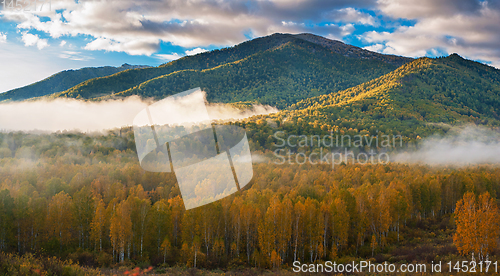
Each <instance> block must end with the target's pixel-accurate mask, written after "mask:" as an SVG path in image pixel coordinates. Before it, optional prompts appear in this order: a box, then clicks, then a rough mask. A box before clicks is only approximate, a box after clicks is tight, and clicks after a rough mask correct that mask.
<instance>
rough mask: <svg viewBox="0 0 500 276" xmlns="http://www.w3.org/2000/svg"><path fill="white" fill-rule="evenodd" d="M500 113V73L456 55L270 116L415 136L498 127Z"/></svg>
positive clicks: (414, 65) (423, 61)
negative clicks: (470, 125)
mask: <svg viewBox="0 0 500 276" xmlns="http://www.w3.org/2000/svg"><path fill="white" fill-rule="evenodd" d="M499 110H500V70H498V69H495V68H493V67H490V66H488V65H484V64H481V63H478V62H474V61H470V60H466V59H463V58H462V57H460V56H459V55H457V54H452V55H450V56H448V57H442V58H436V59H431V58H419V59H416V60H414V61H412V62H410V63H407V64H404V65H402V66H401V67H399V68H398V69H396V70H394V71H392V72H390V73H388V74H385V75H383V76H381V77H379V78H376V79H374V80H371V81H368V82H366V83H363V84H360V85H357V86H355V87H352V88H349V89H346V90H343V91H339V92H336V93H330V94H328V95H321V96H318V97H312V98H308V99H305V100H302V101H300V102H298V103H297V104H294V105H291V106H290V108H289V110H284V111H282V112H280V113H278V114H275V115H272V116H271V117H275V118H282V119H284V118H286V119H287V120H290V121H292V122H297V121H302V122H306V123H307V124H310V125H316V126H317V127H322V129H330V130H336V131H340V132H346V133H358V132H360V133H365V134H367V133H371V134H373V135H375V133H377V132H378V133H386V134H387V133H389V134H391V133H392V134H402V135H404V136H405V137H409V138H412V137H413V138H416V136H417V135H419V136H422V137H423V136H427V135H431V134H433V133H435V132H436V131H438V132H439V131H440V130H441V131H446V129H447V128H449V127H450V126H452V125H460V124H464V123H473V124H483V125H488V126H493V127H499V126H500V116H499V112H500V111H499ZM443 128H444V129H443Z"/></svg>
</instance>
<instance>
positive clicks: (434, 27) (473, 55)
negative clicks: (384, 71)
mask: <svg viewBox="0 0 500 276" xmlns="http://www.w3.org/2000/svg"><path fill="white" fill-rule="evenodd" d="M380 2H382V3H385V4H386V5H387V6H385V7H384V6H382V11H384V12H386V13H388V14H391V15H394V16H396V15H397V14H398V13H397V11H401V12H402V13H401V16H404V17H407V18H416V21H417V22H416V23H415V24H414V25H413V26H400V27H398V28H397V29H396V30H395V31H393V32H376V31H371V32H367V33H365V34H363V35H362V36H360V38H362V39H363V40H365V41H366V42H368V43H373V45H371V46H368V47H366V48H367V49H377V50H378V52H382V53H387V54H397V55H406V56H413V57H418V56H423V55H425V54H426V53H427V52H430V53H437V52H438V50H440V51H441V52H442V51H444V52H446V53H447V54H451V53H459V54H460V55H462V56H465V57H467V58H470V59H474V60H483V61H489V62H491V65H493V66H496V67H497V68H500V48H499V47H498V45H500V36H498V34H499V33H500V9H498V8H496V7H493V6H491V5H490V4H488V3H487V2H483V4H482V5H480V6H479V8H477V9H473V7H474V6H473V4H470V5H471V10H466V8H464V7H462V6H457V5H455V6H450V7H449V10H453V11H455V13H452V14H450V12H449V11H448V10H447V11H442V10H441V9H438V8H436V5H440V4H437V2H439V1H424V2H423V3H422V4H423V5H422V6H421V9H423V10H419V9H417V8H415V9H414V8H412V7H413V6H412V5H410V4H408V3H406V1H395V2H389V1H385V0H384V1H380ZM403 2H404V4H408V6H406V8H403V6H404V5H403ZM456 2H459V1H456ZM465 2H468V1H465ZM465 2H464V3H465ZM426 4H427V5H426ZM419 5H420V3H419ZM431 8H434V9H431ZM403 10H408V11H407V12H406V13H404V12H403ZM428 10H433V11H435V14H434V16H429V15H428V14H427V13H426V11H428ZM380 45H383V47H381V46H380Z"/></svg>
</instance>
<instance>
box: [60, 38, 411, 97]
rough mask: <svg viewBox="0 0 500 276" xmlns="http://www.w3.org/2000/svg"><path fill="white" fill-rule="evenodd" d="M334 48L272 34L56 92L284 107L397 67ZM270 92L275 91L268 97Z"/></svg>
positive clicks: (402, 60)
mask: <svg viewBox="0 0 500 276" xmlns="http://www.w3.org/2000/svg"><path fill="white" fill-rule="evenodd" d="M336 47H337V48H336V50H335V48H334V47H327V48H325V47H324V46H322V45H320V44H317V43H313V42H309V41H307V40H304V39H302V38H299V37H297V36H295V35H289V34H274V35H271V36H268V37H263V38H258V39H254V40H251V41H247V42H245V43H242V44H239V45H237V46H235V47H231V48H226V49H222V50H215V51H211V52H207V53H202V54H198V55H196V56H190V57H184V58H181V59H179V60H176V61H172V62H170V63H167V64H164V65H162V66H159V67H155V68H146V69H139V70H132V71H126V72H121V73H119V74H115V75H113V76H108V77H103V78H96V79H92V80H88V81H86V82H84V83H82V84H80V85H77V86H75V87H72V88H71V89H68V90H67V91H65V92H63V93H60V94H59V95H57V96H59V97H70V98H83V99H95V98H99V97H106V96H109V95H114V96H117V94H118V96H124V95H131V94H139V95H142V96H146V97H151V96H153V97H155V98H162V97H164V96H166V95H170V94H173V93H177V92H180V91H183V90H185V89H189V88H192V87H196V86H200V87H202V88H203V89H205V90H207V91H209V98H210V99H212V100H217V101H219V100H220V101H226V102H235V101H240V100H248V99H251V100H261V101H262V102H264V103H268V104H276V105H278V106H286V105H288V104H291V103H295V102H296V101H297V100H300V99H304V98H306V97H309V96H316V95H321V94H325V93H330V92H334V91H338V90H341V89H345V88H348V87H351V86H354V85H357V84H360V83H362V82H365V81H368V80H370V79H373V78H375V77H378V76H381V75H383V74H385V73H388V72H390V71H391V70H394V69H396V67H397V66H396V65H394V64H391V63H388V62H386V61H383V60H380V59H376V58H369V57H358V56H356V57H349V55H347V56H346V55H343V54H338V53H337V52H339V53H344V52H346V51H348V50H347V49H350V48H353V46H349V45H345V44H343V43H340V44H339V45H337V46H336ZM354 48H355V47H354ZM334 50H335V51H334ZM389 59H390V60H397V61H398V62H401V63H404V62H407V61H409V60H411V59H408V58H404V57H395V56H390V58H389V57H388V60H389ZM329 74H330V75H329ZM121 92H123V93H121ZM275 92H279V93H280V95H272V94H273V93H275ZM285 94H286V95H285ZM289 94H291V95H289Z"/></svg>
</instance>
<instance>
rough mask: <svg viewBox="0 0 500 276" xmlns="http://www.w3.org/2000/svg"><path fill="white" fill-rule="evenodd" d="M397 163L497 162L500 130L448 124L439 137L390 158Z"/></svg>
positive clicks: (428, 139) (498, 158)
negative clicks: (416, 148) (445, 130)
mask: <svg viewBox="0 0 500 276" xmlns="http://www.w3.org/2000/svg"><path fill="white" fill-rule="evenodd" d="M391 160H393V161H396V162H400V163H419V164H428V165H452V166H466V165H478V164H499V163H500V132H498V131H495V130H491V129H487V128H483V127H478V126H465V127H454V128H451V129H450V130H449V131H448V132H447V134H446V135H445V136H443V137H441V136H432V137H428V138H425V139H423V141H421V142H420V143H419V149H418V150H416V151H414V152H410V153H408V152H407V153H400V154H397V155H395V156H393V157H392V158H391Z"/></svg>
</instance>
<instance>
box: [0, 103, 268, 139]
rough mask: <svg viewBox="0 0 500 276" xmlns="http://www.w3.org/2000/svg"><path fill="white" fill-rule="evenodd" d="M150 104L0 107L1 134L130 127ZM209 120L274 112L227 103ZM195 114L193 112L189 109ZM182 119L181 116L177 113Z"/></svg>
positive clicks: (214, 107)
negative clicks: (241, 107)
mask: <svg viewBox="0 0 500 276" xmlns="http://www.w3.org/2000/svg"><path fill="white" fill-rule="evenodd" d="M151 103H152V101H149V100H142V99H140V98H139V97H137V96H131V97H128V98H125V99H122V100H116V99H115V100H107V101H101V102H85V101H81V100H75V99H55V100H43V101H30V102H11V103H4V104H0V131H48V132H56V131H64V130H66V131H81V132H94V131H102V130H106V129H113V128H119V127H124V126H131V125H132V123H133V120H134V117H135V116H136V115H137V114H138V113H139V112H140V111H141V110H143V109H144V108H145V107H146V106H148V105H150V104H151ZM207 111H208V113H209V114H210V118H211V119H212V120H224V121H228V120H241V119H245V118H248V117H251V116H255V115H266V114H270V113H274V112H277V111H278V109H276V108H274V107H271V106H264V105H253V106H252V107H251V108H249V109H246V110H240V109H237V108H235V107H233V106H231V105H228V104H208V105H207ZM189 112H190V113H191V115H192V114H196V113H197V112H198V111H197V110H196V109H194V108H193V109H192V110H189ZM179 116H182V114H179Z"/></svg>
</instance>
